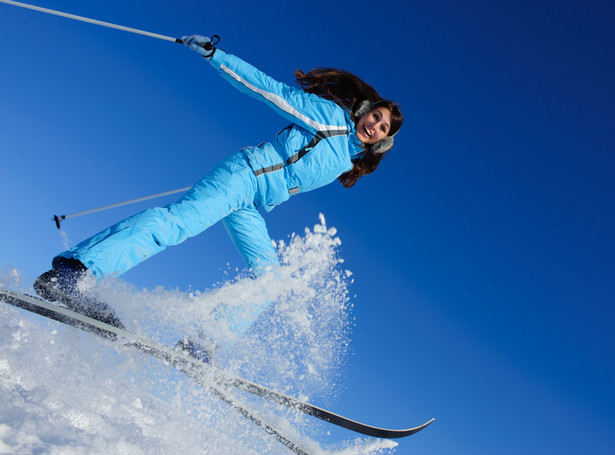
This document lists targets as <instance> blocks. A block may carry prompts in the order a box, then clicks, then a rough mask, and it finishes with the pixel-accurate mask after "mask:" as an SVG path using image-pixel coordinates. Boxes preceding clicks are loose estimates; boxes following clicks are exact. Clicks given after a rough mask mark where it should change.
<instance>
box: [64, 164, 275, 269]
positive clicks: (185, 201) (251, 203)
mask: <svg viewBox="0 0 615 455" xmlns="http://www.w3.org/2000/svg"><path fill="white" fill-rule="evenodd" d="M259 200H260V197H259V194H258V185H257V182H256V176H255V174H254V171H253V170H252V168H251V167H250V165H249V164H248V160H247V158H246V156H245V155H244V153H243V152H238V153H235V154H233V155H230V156H229V157H227V158H225V159H223V160H222V161H220V162H219V163H218V164H217V165H216V166H215V167H214V168H213V169H212V170H211V171H210V172H209V173H208V174H207V175H206V176H205V177H203V178H202V179H201V180H199V181H198V182H197V183H196V184H195V185H194V186H193V187H192V188H191V189H190V190H189V191H188V192H187V193H186V194H184V195H183V196H182V197H181V198H180V199H179V200H178V201H177V202H174V203H171V204H169V205H167V206H165V207H156V208H151V209H147V210H145V211H143V212H141V213H138V214H136V215H134V216H131V217H129V218H127V219H125V220H123V221H120V222H119V223H117V224H115V225H113V226H111V227H109V228H107V229H105V230H104V231H102V232H100V233H98V234H96V235H94V236H93V237H90V238H89V239H87V240H85V241H83V242H81V243H79V244H78V245H76V246H75V247H73V248H71V249H69V250H68V251H65V252H64V253H61V254H60V255H59V257H72V258H76V259H79V260H80V261H81V262H82V263H83V264H84V265H85V266H86V267H87V268H88V269H89V270H90V271H91V272H92V273H93V274H94V276H96V278H97V279H102V278H104V277H107V276H117V275H121V274H122V273H124V272H126V271H127V270H129V269H131V268H132V267H134V266H136V265H137V264H139V263H141V262H143V261H145V260H146V259H148V258H149V257H151V256H153V255H154V254H156V253H159V252H161V251H163V250H164V249H165V248H166V247H168V246H172V245H177V244H179V243H181V242H183V241H185V240H186V239H188V238H190V237H193V236H195V235H198V234H200V233H201V232H203V231H204V230H205V229H207V228H208V227H210V226H211V225H213V224H214V223H216V222H218V221H220V220H223V222H224V225H225V227H226V229H227V231H228V233H229V235H230V236H231V239H232V240H233V242H234V243H235V246H236V247H237V249H238V250H239V253H240V254H241V256H242V257H243V259H244V260H245V261H246V263H247V265H248V267H250V268H251V269H252V271H253V273H254V274H255V275H261V274H262V273H264V272H265V270H266V269H267V268H268V267H271V266H276V265H278V264H279V262H278V259H277V255H276V254H275V250H274V248H273V246H272V244H271V239H270V237H269V234H268V232H267V227H266V225H265V221H264V219H263V218H262V216H261V215H260V213H259V212H258V210H257V206H258V205H259Z"/></svg>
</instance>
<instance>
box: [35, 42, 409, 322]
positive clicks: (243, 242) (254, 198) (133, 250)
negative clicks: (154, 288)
mask: <svg viewBox="0 0 615 455" xmlns="http://www.w3.org/2000/svg"><path fill="white" fill-rule="evenodd" d="M182 42H183V43H184V44H185V45H186V46H189V47H190V48H192V49H193V50H195V51H196V52H198V53H199V54H201V55H202V56H203V57H205V59H206V60H208V61H209V62H210V63H211V64H212V65H213V67H214V68H216V69H217V70H218V72H219V73H220V75H222V77H223V78H224V79H226V80H228V81H229V82H230V83H231V84H232V85H234V86H235V87H236V88H238V89H239V90H240V91H242V92H244V93H246V94H248V95H250V96H253V97H255V98H257V99H259V100H261V101H263V102H265V103H266V104H268V105H270V106H271V107H272V108H273V109H274V110H276V111H277V112H278V113H279V114H280V115H282V116H283V117H285V118H287V119H288V120H289V121H290V122H291V125H290V126H288V127H287V128H286V129H284V130H282V131H281V132H279V133H278V134H277V136H276V138H275V140H274V141H272V142H267V143H264V144H262V145H260V146H258V147H248V148H245V149H243V150H241V151H240V152H237V153H235V154H233V155H231V156H229V157H228V158H226V159H224V160H222V161H221V162H219V163H218V164H217V165H216V166H215V167H214V168H213V170H212V171H211V172H209V174H207V175H206V176H205V177H204V178H203V179H201V180H200V181H198V182H197V183H196V184H195V185H194V186H193V187H192V188H191V189H190V190H189V191H188V192H187V193H186V194H185V195H184V196H182V197H181V198H180V199H179V200H178V201H177V202H175V203H172V204H169V205H167V206H166V207H159V208H152V209H148V210H145V211H144V212H141V213H139V214H137V215H134V216H132V217H130V218H128V219H126V220H124V221H121V222H119V223H117V224H116V225H114V226H112V227H110V228H108V229H106V230H104V231H102V232H101V233H99V234H97V235H95V236H93V237H91V238H89V239H87V240H85V241H83V242H81V243H80V244H78V245H77V246H75V247H73V248H71V249H70V250H68V251H65V252H63V253H61V254H60V255H59V256H57V257H55V258H54V259H53V262H52V264H53V268H52V270H49V271H48V272H45V273H44V274H42V275H41V276H40V277H38V278H37V280H36V281H35V283H34V288H35V289H36V291H37V293H38V294H39V295H41V296H42V297H44V298H45V299H47V300H51V301H60V302H63V303H65V304H66V305H67V306H69V307H70V308H73V309H75V310H76V311H79V312H82V313H85V314H87V315H89V316H91V317H94V318H97V319H100V320H103V321H105V322H108V323H111V324H114V325H116V326H118V327H121V326H122V325H121V322H120V321H119V319H117V317H115V315H114V314H113V312H112V311H111V309H110V308H108V307H106V305H104V304H102V303H101V302H96V301H93V299H91V298H87V297H86V296H84V295H81V294H80V293H79V291H78V289H77V284H78V282H79V280H80V279H81V278H82V277H83V276H84V275H85V274H86V273H89V274H92V275H94V276H95V277H96V279H98V280H100V279H102V278H104V277H107V276H117V275H120V274H122V273H124V272H126V271H127V270H129V269H130V268H132V267H134V266H135V265H137V264H139V263H140V262H142V261H144V260H146V259H147V258H149V257H151V256H152V255H154V254H156V253H158V252H160V251H162V250H164V249H165V248H166V247H167V246H171V245H177V244H179V243H181V242H183V241H184V240H186V239H187V238H189V237H192V236H195V235H197V234H199V233H201V232H203V231H204V230H205V229H207V228H208V227H209V226H211V225H212V224H214V223H216V222H217V221H220V220H222V221H223V223H224V225H225V227H226V229H227V231H228V233H229V234H230V236H231V239H232V240H233V242H234V243H235V245H236V247H237V249H238V250H239V253H240V254H241V255H242V257H243V259H244V260H245V261H246V263H247V265H248V267H249V268H250V269H251V271H252V273H253V274H254V275H261V274H263V273H264V272H265V271H266V270H268V269H270V268H273V267H275V266H277V265H278V264H279V262H278V259H277V256H276V254H275V251H274V248H273V246H272V242H271V239H270V237H269V235H268V233H267V227H266V225H265V221H264V220H263V218H262V216H261V215H260V213H259V212H258V210H257V209H258V208H259V207H262V208H264V209H265V210H267V211H269V210H271V209H273V207H274V206H276V205H278V204H281V203H282V202H284V201H286V200H287V199H289V198H290V197H291V196H293V195H295V194H298V193H301V192H306V191H310V190H313V189H315V188H319V187H321V186H324V185H327V184H329V183H331V182H333V181H334V180H336V179H339V180H340V182H341V183H342V184H343V185H344V186H345V187H346V188H350V187H352V186H353V185H354V184H355V183H356V182H357V180H358V179H359V178H360V177H362V176H364V175H366V174H369V173H371V172H373V171H374V170H375V169H376V168H377V167H378V164H379V163H380V161H381V160H382V158H383V156H384V155H385V153H386V152H387V151H388V150H389V149H390V148H391V147H392V146H393V136H394V135H395V134H396V133H397V132H398V131H399V128H400V127H401V123H402V120H403V118H402V115H401V112H400V111H399V108H398V107H397V105H395V104H394V103H392V102H390V101H384V100H382V98H381V97H380V96H379V95H378V93H377V92H376V91H375V90H374V89H373V88H372V87H371V86H369V85H368V84H366V83H365V82H363V81H361V80H360V79H359V78H357V77H356V76H353V75H352V74H349V73H346V72H344V71H339V70H333V69H315V70H312V71H310V72H309V73H307V74H305V73H303V72H301V71H297V72H296V73H295V76H296V79H297V82H298V83H299V85H300V86H301V88H302V89H303V90H299V89H296V88H292V87H289V86H287V85H285V84H282V83H280V82H277V81H275V80H273V79H272V78H270V77H269V76H267V75H265V74H264V73H262V72H260V71H258V70H257V69H256V68H254V67H252V66H251V65H249V64H248V63H246V62H244V61H242V60H240V59H239V58H237V57H235V56H233V55H230V54H226V53H225V52H224V51H222V50H220V49H216V48H215V47H214V45H213V43H212V42H211V40H210V39H209V38H206V37H202V36H198V35H194V36H189V37H184V38H182ZM254 317H256V315H254ZM247 322H250V321H247ZM248 325H249V324H248Z"/></svg>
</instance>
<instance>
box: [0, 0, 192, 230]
mask: <svg viewBox="0 0 615 455" xmlns="http://www.w3.org/2000/svg"><path fill="white" fill-rule="evenodd" d="M0 1H2V2H3V1H5V0H0ZM190 188H192V187H191V186H187V187H186V188H180V189H178V190H171V191H165V192H164V193H158V194H152V195H151V196H145V197H140V198H137V199H131V200H130V201H124V202H118V203H116V204H111V205H105V206H104V207H98V208H95V209H90V210H84V211H82V212H76V213H71V214H68V215H61V216H58V215H54V216H53V221H55V223H56V227H57V228H58V229H60V223H61V222H62V221H63V220H67V219H68V218H74V217H76V216H81V215H88V214H90V213H95V212H102V211H103V210H109V209H114V208H116V207H121V206H123V205H128V204H135V203H137V202H141V201H147V200H149V199H154V198H157V197H162V196H168V195H169V194H175V193H181V192H184V191H188V190H189V189H190Z"/></svg>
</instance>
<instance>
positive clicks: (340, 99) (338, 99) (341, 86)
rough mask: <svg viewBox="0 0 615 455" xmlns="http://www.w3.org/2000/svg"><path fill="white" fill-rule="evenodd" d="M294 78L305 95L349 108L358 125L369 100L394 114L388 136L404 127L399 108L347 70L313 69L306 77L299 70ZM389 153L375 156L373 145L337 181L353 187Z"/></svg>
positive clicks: (374, 106)
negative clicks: (362, 110) (309, 94)
mask: <svg viewBox="0 0 615 455" xmlns="http://www.w3.org/2000/svg"><path fill="white" fill-rule="evenodd" d="M295 79H296V80H297V83H298V84H299V86H300V87H301V88H302V89H303V91H304V92H307V93H314V94H315V95H318V96H320V97H322V98H325V99H328V100H330V101H333V102H334V103H336V104H338V105H339V106H342V107H344V108H346V109H347V110H348V112H350V116H351V118H352V120H353V121H354V122H355V123H356V122H357V121H358V120H359V118H358V117H357V115H356V114H357V111H358V110H359V107H360V105H361V103H362V102H363V101H369V102H370V103H375V104H374V105H373V106H372V109H374V108H376V107H386V108H387V109H389V110H390V111H391V130H390V131H389V136H393V135H394V134H395V133H397V132H398V131H399V129H400V128H401V124H402V122H403V115H402V113H401V111H400V109H399V106H397V104H396V103H394V102H392V101H387V100H383V99H382V97H381V96H380V94H379V93H378V92H377V91H376V89H374V87H372V86H371V85H369V84H368V83H367V82H365V81H363V80H361V79H360V78H359V77H357V76H355V75H354V74H352V73H349V72H348V71H344V70H339V69H335V68H314V69H313V70H312V71H310V72H308V73H307V74H306V73H304V72H303V71H300V70H297V71H295ZM386 154H387V153H386V152H385V153H378V154H376V153H372V152H371V150H370V146H367V147H366V148H365V153H363V154H362V155H360V156H359V157H357V158H355V159H354V160H352V163H353V165H354V166H353V168H352V169H351V170H350V171H348V172H346V173H344V174H342V175H340V176H339V177H338V180H339V181H340V182H341V183H342V185H344V187H345V188H350V187H352V186H353V185H354V184H355V183H357V180H358V179H359V178H361V177H363V176H364V175H367V174H371V173H372V172H374V171H375V170H376V168H377V167H378V165H379V164H380V161H382V159H383V158H384V157H385V156H386Z"/></svg>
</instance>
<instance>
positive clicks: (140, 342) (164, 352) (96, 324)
mask: <svg viewBox="0 0 615 455" xmlns="http://www.w3.org/2000/svg"><path fill="white" fill-rule="evenodd" d="M0 300H3V301H4V302H5V303H8V304H9V305H13V306H15V307H18V308H21V309H24V310H27V311H30V312H32V313H36V314H39V315H41V316H44V317H46V318H49V319H53V320H56V321H59V322H61V323H63V324H67V325H70V326H73V327H76V328H79V329H81V330H85V331H87V332H91V333H93V334H95V335H98V336H101V337H103V338H106V339H108V340H111V341H113V342H117V343H119V344H122V345H125V346H129V347H132V348H135V349H138V350H139V351H141V352H144V353H146V354H148V355H151V356H152V357H154V358H157V359H159V360H162V361H164V362H167V363H169V364H170V365H171V366H173V367H174V368H176V369H177V370H179V371H181V372H182V373H184V374H185V375H186V376H188V377H190V378H191V379H193V380H194V381H196V382H197V383H198V384H199V385H201V386H203V387H205V388H208V389H209V390H211V391H212V392H213V393H214V394H215V395H217V396H218V397H219V398H220V399H222V400H223V401H225V402H227V403H229V404H230V405H231V406H233V407H235V404H236V403H237V401H236V400H234V399H233V398H230V397H229V395H228V393H227V392H226V389H229V388H236V389H238V390H242V391H245V392H248V393H251V394H254V395H257V396H259V397H262V398H264V399H267V400H269V401H271V402H274V403H277V404H280V405H283V406H286V407H289V408H292V409H296V410H298V411H300V412H303V413H305V414H307V415H310V416H313V417H315V418H318V419H320V420H323V421H325V422H329V423H332V424H334V425H337V426H339V427H342V428H346V429H348V430H351V431H354V432H356V433H361V434H364V435H367V436H373V437H377V438H386V439H394V438H403V437H406V436H410V435H413V434H415V433H418V432H419V431H421V430H422V429H424V428H425V427H427V426H428V425H429V424H431V423H432V422H433V421H434V419H431V420H429V421H427V422H425V423H424V424H422V425H419V426H417V427H414V428H407V429H388V428H379V427H375V426H372V425H367V424H364V423H360V422H357V421H355V420H352V419H349V418H347V417H343V416H341V415H338V414H335V413H333V412H331V411H328V410H326V409H323V408H320V407H318V406H315V405H312V404H310V403H306V402H304V401H301V400H298V399H297V398H293V397H291V396H288V395H285V394H282V393H279V392H276V391H275V390H272V389H270V388H268V387H265V386H263V385H261V384H257V383H255V382H252V381H249V380H247V379H244V378H241V377H239V376H236V375H233V374H230V373H228V372H225V371H223V370H221V369H219V368H217V367H215V366H214V365H211V364H207V363H203V362H200V361H199V360H196V359H194V358H192V357H190V356H188V355H186V354H184V353H182V352H178V351H175V350H173V349H171V348H168V347H165V346H162V345H160V344H158V343H156V342H153V341H151V340H148V339H146V338H142V337H139V336H137V335H134V334H132V333H131V332H129V331H127V330H124V329H118V328H116V327H113V326H111V325H108V324H105V323H103V322H100V321H97V320H95V319H92V318H89V317H87V316H84V315H82V314H79V313H76V312H74V311H71V310H69V309H68V308H64V307H61V306H58V305H55V304H51V303H48V302H46V301H44V300H42V299H39V298H37V297H32V296H29V295H25V294H20V293H17V292H14V291H10V290H7V289H0ZM221 388H224V389H225V390H222V389H221ZM237 406H239V408H236V409H237V410H238V411H239V412H240V413H241V414H243V415H244V416H245V417H247V418H248V419H250V420H252V421H253V422H254V423H256V424H257V425H259V426H260V427H262V428H264V429H265V430H266V431H267V432H269V433H270V434H272V435H273V436H274V437H276V438H277V439H278V440H280V442H282V443H284V444H285V445H286V446H287V447H289V448H290V449H291V450H293V451H295V453H307V452H305V451H303V449H301V448H300V447H299V446H298V445H297V444H295V443H293V442H292V441H289V440H286V438H285V437H284V436H282V435H281V433H280V432H279V431H278V430H276V429H275V427H274V426H273V425H269V424H268V423H267V422H266V421H265V420H264V419H262V418H260V417H258V416H257V415H256V414H255V413H254V412H253V411H251V410H248V409H247V408H246V407H242V405H237ZM285 440H286V442H285ZM295 449H296V450H295Z"/></svg>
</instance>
